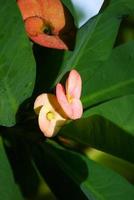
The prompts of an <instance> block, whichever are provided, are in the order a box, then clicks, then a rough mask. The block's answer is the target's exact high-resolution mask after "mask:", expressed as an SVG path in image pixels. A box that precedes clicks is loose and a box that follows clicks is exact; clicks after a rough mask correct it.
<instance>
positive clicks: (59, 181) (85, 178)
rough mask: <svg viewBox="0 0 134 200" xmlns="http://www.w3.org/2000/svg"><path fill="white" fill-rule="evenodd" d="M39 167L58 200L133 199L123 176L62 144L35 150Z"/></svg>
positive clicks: (131, 188)
mask: <svg viewBox="0 0 134 200" xmlns="http://www.w3.org/2000/svg"><path fill="white" fill-rule="evenodd" d="M33 155H34V159H35V162H36V165H37V167H38V169H39V171H40V172H41V174H42V175H43V176H44V178H45V179H46V180H47V182H48V183H49V185H50V186H51V188H52V189H53V191H54V192H55V193H56V195H57V197H58V199H65V200H66V199H70V198H72V199H74V198H76V199H90V200H107V199H108V200H113V199H114V200H118V199H122V200H132V199H133V198H134V188H133V186H132V185H130V184H129V183H128V182H127V181H126V180H125V179H124V178H123V177H121V176H120V175H118V174H116V173H115V172H113V171H112V170H110V169H108V168H105V167H102V166H101V165H98V164H97V163H95V162H94V161H92V160H90V159H88V158H86V157H85V156H82V155H80V154H78V153H75V152H72V151H69V150H65V149H63V148H61V147H60V146H59V145H55V144H51V143H44V144H42V145H41V147H37V146H35V147H34V153H33Z"/></svg>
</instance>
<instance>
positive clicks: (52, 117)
mask: <svg viewBox="0 0 134 200" xmlns="http://www.w3.org/2000/svg"><path fill="white" fill-rule="evenodd" d="M81 87H82V81H81V77H80V74H79V73H78V72H77V71H76V70H72V71H71V72H70V74H69V77H68V78H67V80H66V91H65V89H64V87H63V86H62V85H61V84H60V83H58V84H57V86H56V96H55V95H53V94H46V93H44V94H41V95H39V96H38V97H37V98H36V100H35V103H34V110H35V112H36V114H37V115H39V117H38V123H39V127H40V130H41V131H42V132H43V134H44V135H45V136H46V137H53V136H55V135H56V134H57V132H58V131H59V130H60V128H61V127H62V126H64V124H65V123H66V121H67V120H69V119H79V118H80V117H81V116H82V113H83V107H82V103H81V101H80V96H81Z"/></svg>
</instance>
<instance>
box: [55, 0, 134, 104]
mask: <svg viewBox="0 0 134 200" xmlns="http://www.w3.org/2000/svg"><path fill="white" fill-rule="evenodd" d="M132 12H134V1H133V0H129V1H127V2H126V1H124V0H120V1H115V0H114V1H111V3H110V4H109V6H108V7H107V8H106V9H105V10H104V11H103V12H102V13H101V14H99V15H98V16H96V17H95V18H93V19H92V20H90V21H89V22H88V23H87V24H86V25H84V26H83V27H82V28H81V29H79V31H78V34H77V38H76V47H75V50H74V51H73V52H65V53H64V56H63V62H62V64H61V67H60V71H59V74H58V76H57V80H56V82H58V81H60V80H61V78H62V77H63V75H64V74H65V73H66V72H67V71H68V70H70V69H72V68H76V69H77V70H78V71H79V72H80V74H81V76H82V80H83V95H82V98H83V100H84V99H85V98H86V96H87V95H89V94H90V90H91V86H90V84H88V83H89V81H90V80H91V79H92V78H93V77H94V75H95V73H96V72H97V71H98V70H100V69H101V67H102V66H103V63H104V61H105V60H107V58H108V57H109V55H110V53H111V50H112V48H113V45H114V42H115V38H116V36H117V33H118V29H119V26H120V22H121V20H122V18H123V16H124V15H127V14H131V13H132ZM94 84H97V83H94ZM84 105H85V107H87V106H88V102H87V101H86V102H85V104H84Z"/></svg>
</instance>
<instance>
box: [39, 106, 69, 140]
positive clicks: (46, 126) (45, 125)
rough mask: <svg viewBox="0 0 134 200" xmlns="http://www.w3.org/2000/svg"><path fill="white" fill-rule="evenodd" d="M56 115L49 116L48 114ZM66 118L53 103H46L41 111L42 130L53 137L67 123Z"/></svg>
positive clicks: (47, 135)
mask: <svg viewBox="0 0 134 200" xmlns="http://www.w3.org/2000/svg"><path fill="white" fill-rule="evenodd" d="M50 113H51V114H52V115H53V116H54V117H52V118H50V119H49V118H48V114H50ZM65 122H66V119H65V118H63V117H62V116H61V115H60V114H59V113H58V112H57V111H56V110H55V109H54V108H53V106H52V105H51V103H50V102H47V103H45V105H44V106H43V107H42V108H41V110H40V112H39V118H38V123H39V127H40V130H41V131H42V132H43V134H44V135H45V136H46V137H53V136H55V135H56V133H57V132H58V131H59V130H60V128H61V127H62V126H63V125H64V124H65Z"/></svg>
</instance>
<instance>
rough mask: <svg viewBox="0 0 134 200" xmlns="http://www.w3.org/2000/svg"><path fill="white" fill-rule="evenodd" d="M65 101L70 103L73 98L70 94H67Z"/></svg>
mask: <svg viewBox="0 0 134 200" xmlns="http://www.w3.org/2000/svg"><path fill="white" fill-rule="evenodd" d="M67 100H68V102H69V103H72V101H73V97H72V96H71V95H70V94H67Z"/></svg>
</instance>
